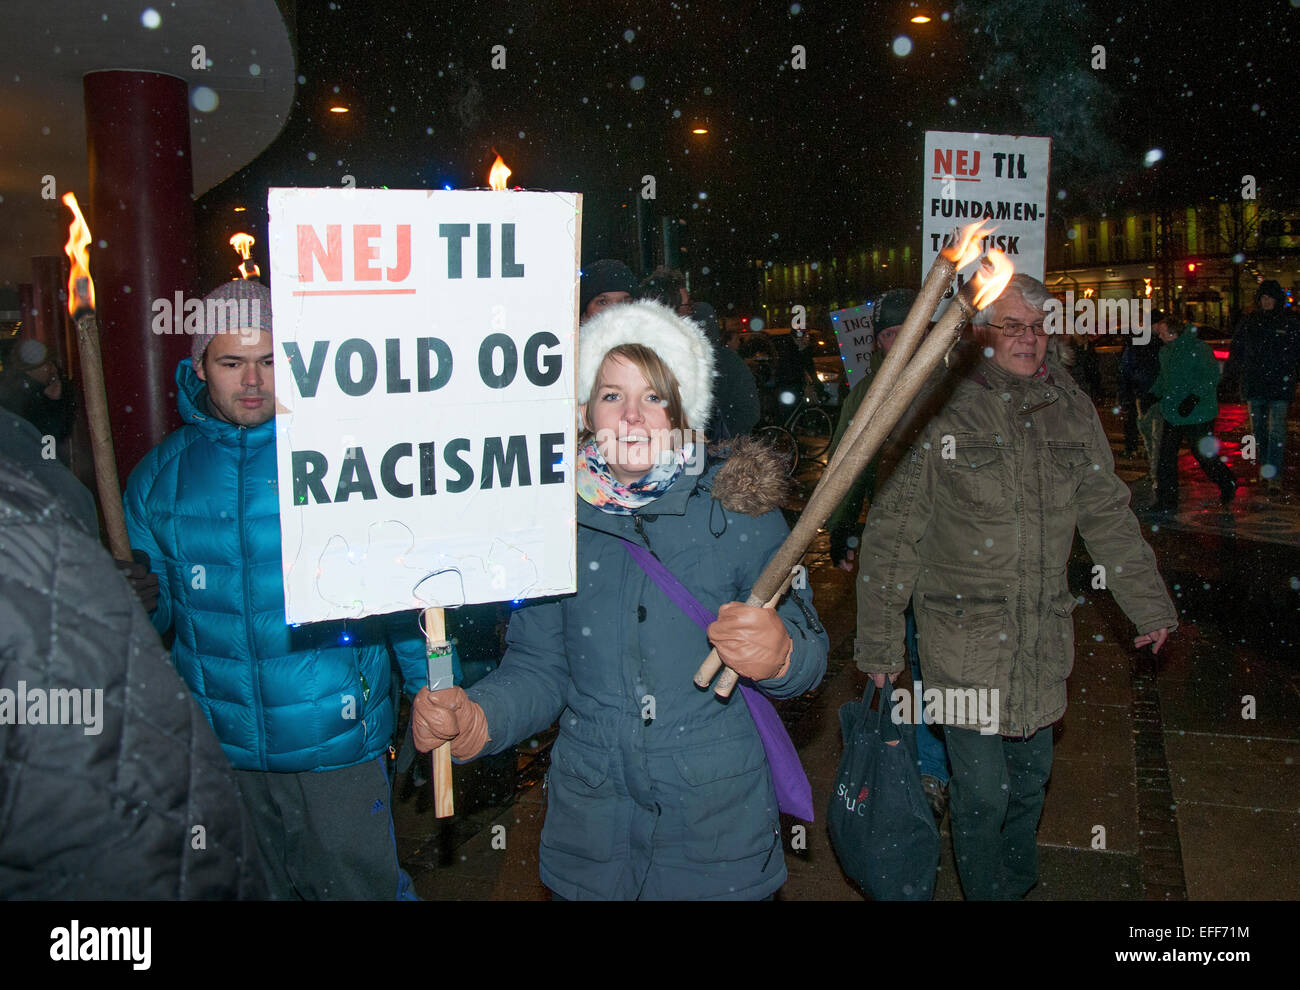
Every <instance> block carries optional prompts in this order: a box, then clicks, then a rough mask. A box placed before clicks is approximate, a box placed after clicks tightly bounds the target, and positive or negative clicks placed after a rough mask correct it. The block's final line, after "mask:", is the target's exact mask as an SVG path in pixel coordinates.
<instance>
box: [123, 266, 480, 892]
mask: <svg viewBox="0 0 1300 990" xmlns="http://www.w3.org/2000/svg"><path fill="white" fill-rule="evenodd" d="M239 302H243V303H244V304H245V306H244V307H239V306H238V305H236V304H237V303H239ZM215 303H221V304H223V305H225V306H227V308H228V310H229V311H230V313H231V318H230V319H229V322H228V323H227V324H226V328H227V330H228V332H217V330H216V329H214V328H212V327H207V328H206V331H207V332H205V333H202V334H199V335H196V336H195V338H194V343H193V346H192V349H191V356H190V357H189V358H186V359H183V360H182V361H181V362H180V364H179V365H178V367H177V369H176V384H177V390H176V391H177V405H178V406H179V408H180V413H181V418H182V419H183V420H184V421H185V424H186V425H184V426H182V427H181V428H180V429H179V430H177V431H176V432H174V433H172V434H170V435H169V436H168V437H167V438H166V439H164V440H163V442H162V443H161V444H159V445H158V446H157V447H155V448H154V449H153V450H151V451H150V452H149V453H148V454H147V455H145V457H144V459H143V460H142V461H141V462H140V464H139V465H137V467H136V468H135V470H134V471H132V472H131V477H130V480H129V482H128V483H127V489H126V499H125V511H126V526H127V532H128V534H129V535H130V538H131V545H132V546H133V547H136V548H139V549H142V550H144V551H145V552H146V553H148V555H149V559H150V565H151V567H152V568H153V570H154V572H155V573H156V574H157V575H158V577H159V581H160V592H161V593H160V596H159V602H158V606H157V608H156V609H155V610H154V611H153V615H152V616H151V618H152V620H153V624H154V627H155V628H156V629H157V631H158V632H159V633H166V632H167V631H168V630H169V629H174V630H175V632H176V639H175V643H174V645H173V647H172V662H173V663H174V664H175V665H176V668H177V670H178V671H179V672H180V674H181V677H182V678H184V680H185V682H186V683H187V684H188V685H189V687H190V691H191V692H193V694H194V697H195V699H197V701H198V703H199V706H200V707H201V708H202V709H203V713H204V715H206V716H207V718H208V721H209V722H210V723H211V725H212V727H213V729H214V731H215V732H216V735H217V738H218V739H219V740H220V741H221V745H222V748H223V749H224V750H225V752H226V756H227V757H228V758H229V760H230V762H231V763H232V764H233V765H234V767H235V776H236V778H237V779H238V782H239V789H240V791H241V792H242V794H243V797H244V801H245V803H246V804H247V806H248V809H249V812H250V814H251V815H252V818H253V822H254V825H255V827H256V830H257V838H258V843H259V846H260V848H261V851H262V856H263V858H264V860H265V861H266V864H267V869H268V879H269V882H270V887H271V895H272V897H274V898H276V899H295V898H302V899H308V900H318V899H319V900H326V899H338V900H354V899H374V900H384V899H386V900H392V899H414V893H413V891H412V890H411V888H410V878H409V877H408V876H407V875H406V873H405V871H403V870H402V869H401V867H400V866H399V865H398V862H397V850H396V847H395V843H394V839H393V828H392V815H391V811H390V809H389V782H388V774H387V765H386V764H387V754H388V748H389V746H390V744H391V743H392V736H393V723H394V705H393V702H392V698H391V690H390V685H391V682H392V666H391V655H392V654H396V659H397V662H398V664H399V665H400V669H401V672H402V675H403V679H404V681H405V687H406V690H407V692H408V693H410V694H412V695H413V694H415V692H416V691H417V690H418V689H419V688H420V687H422V686H424V685H425V684H426V683H427V682H428V679H427V671H426V665H425V644H424V637H423V636H422V635H421V634H420V631H419V627H418V624H417V621H416V615H415V614H414V613H412V612H405V613H394V614H392V615H386V616H372V617H369V618H365V619H361V620H358V621H344V622H312V623H304V624H303V625H302V626H301V627H299V626H297V625H294V626H290V625H289V624H288V623H286V622H285V618H284V616H285V602H284V585H283V581H282V564H281V559H280V503H279V495H278V492H277V478H276V449H275V420H274V415H275V405H276V402H275V379H274V377H273V372H272V365H273V361H274V347H273V342H272V339H271V294H270V292H269V291H268V290H267V289H266V287H265V286H263V285H261V284H260V283H258V282H252V281H234V282H227V283H225V284H224V285H222V286H220V287H218V288H217V289H215V290H214V291H212V292H211V293H209V294H208V296H207V298H206V299H205V300H204V312H213V311H214V309H215V305H214V304H215ZM241 308H243V309H244V310H245V312H246V314H247V316H246V318H241V319H235V318H234V316H235V314H236V313H237V312H238V311H239V310H240V309H241ZM240 315H241V316H242V315H243V314H240ZM453 661H454V665H455V666H459V660H458V659H457V658H456V657H455V654H454V653H453ZM457 675H458V677H459V672H458V671H457Z"/></svg>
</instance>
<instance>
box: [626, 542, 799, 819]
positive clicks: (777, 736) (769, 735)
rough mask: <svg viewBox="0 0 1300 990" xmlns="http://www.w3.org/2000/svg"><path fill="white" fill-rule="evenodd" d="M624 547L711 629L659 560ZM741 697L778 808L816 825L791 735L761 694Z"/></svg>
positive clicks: (743, 690)
mask: <svg viewBox="0 0 1300 990" xmlns="http://www.w3.org/2000/svg"><path fill="white" fill-rule="evenodd" d="M623 545H624V546H625V547H627V552H628V553H629V554H630V555H631V557H632V559H633V560H635V561H636V563H637V566H638V567H640V568H641V570H643V571H645V572H646V574H647V575H648V576H649V578H650V580H651V581H653V582H654V583H655V584H657V585H659V588H660V590H661V591H663V593H664V594H665V595H667V596H668V598H669V600H670V601H672V603H673V604H674V605H676V606H677V607H678V608H680V609H681V610H682V611H683V612H685V613H686V617H687V618H688V619H690V620H691V621H692V622H694V623H695V624H696V625H697V626H699V627H700V628H701V629H708V628H709V626H710V625H711V624H712V623H713V622H714V620H716V619H717V616H716V615H714V614H713V613H712V612H710V611H709V610H708V609H707V608H705V607H704V606H703V605H701V604H700V603H699V601H698V600H697V599H696V597H695V596H694V595H692V594H691V593H690V591H689V590H687V588H686V586H685V585H684V584H682V583H681V582H680V581H679V580H677V576H676V575H675V574H673V572H672V571H670V570H669V569H668V568H667V567H665V566H664V565H663V562H662V561H660V560H659V558H658V557H656V556H655V555H654V554H652V553H651V552H650V551H649V550H646V549H644V548H643V547H639V546H637V545H636V544H635V543H632V542H631V541H629V540H623ZM740 696H741V697H742V698H744V699H745V704H746V705H747V706H748V708H749V714H750V715H751V716H752V717H753V719H754V727H755V728H756V729H758V738H759V739H761V740H762V741H763V751H764V752H765V753H766V754H767V762H768V765H769V766H771V768H772V786H773V787H774V788H775V789H776V803H777V807H778V808H780V809H781V810H782V811H783V812H785V813H786V814H787V815H793V816H794V817H795V818H801V819H803V820H804V821H806V822H811V821H813V820H814V819H813V803H812V785H811V784H809V783H808V775H807V774H806V773H804V769H803V764H802V763H800V762H799V754H798V753H797V752H795V748H794V743H792V742H791V741H790V734H789V733H788V732H786V731H785V726H784V725H783V724H782V722H781V717H780V716H779V715H777V713H776V709H775V708H773V707H772V703H771V702H770V701H768V700H767V698H766V696H764V695H763V693H762V692H760V691H756V690H754V689H753V688H751V687H749V686H747V685H745V684H741V685H740Z"/></svg>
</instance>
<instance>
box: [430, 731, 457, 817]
mask: <svg viewBox="0 0 1300 990" xmlns="http://www.w3.org/2000/svg"><path fill="white" fill-rule="evenodd" d="M453 796H454V792H453V791H452V786H451V743H449V742H445V743H443V744H442V745H441V746H439V747H438V748H437V749H435V750H434V751H433V814H434V817H436V818H450V817H452V816H453V815H454V814H456V803H455V801H454V800H453Z"/></svg>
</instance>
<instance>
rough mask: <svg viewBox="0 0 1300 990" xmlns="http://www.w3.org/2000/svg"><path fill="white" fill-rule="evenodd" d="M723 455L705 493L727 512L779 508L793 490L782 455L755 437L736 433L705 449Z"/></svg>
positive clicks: (755, 513) (750, 513) (751, 513)
mask: <svg viewBox="0 0 1300 990" xmlns="http://www.w3.org/2000/svg"><path fill="white" fill-rule="evenodd" d="M709 453H710V454H714V455H722V456H724V457H725V458H726V460H724V461H723V463H722V466H721V467H719V468H718V471H717V473H716V474H715V475H714V476H713V480H712V482H711V483H710V485H709V494H710V495H712V496H713V497H714V498H715V499H717V500H718V501H719V502H721V503H722V507H723V508H724V509H727V510H729V511H731V512H741V513H744V514H745V515H747V516H761V515H762V514H763V513H764V512H771V511H772V510H773V509H779V508H780V507H781V506H782V505H784V504H785V503H786V502H787V501H789V500H790V498H791V496H792V495H793V494H794V482H793V480H792V479H791V478H790V477H789V475H787V474H786V463H785V458H784V457H783V456H782V455H781V454H780V453H779V452H778V451H777V450H776V449H775V448H773V447H771V446H770V445H768V444H766V443H764V442H763V441H762V440H759V439H756V438H755V437H739V438H737V439H735V440H731V441H728V442H727V444H726V445H721V444H720V445H718V446H716V447H711V448H710V449H709Z"/></svg>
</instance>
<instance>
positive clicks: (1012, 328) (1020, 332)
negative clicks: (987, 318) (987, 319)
mask: <svg viewBox="0 0 1300 990" xmlns="http://www.w3.org/2000/svg"><path fill="white" fill-rule="evenodd" d="M989 326H991V327H997V329H999V330H1001V331H1002V336H1004V337H1023V336H1024V335H1025V331H1026V330H1032V331H1033V332H1034V336H1035V337H1046V336H1047V328H1046V327H1045V326H1044V325H1043V324H1042V322H1041V321H1040V322H1038V323H1021V322H1020V321H1019V320H1007V321H1006V322H1005V323H1002V324H998V323H990V324H989Z"/></svg>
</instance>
